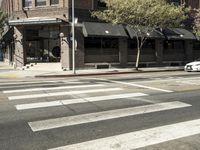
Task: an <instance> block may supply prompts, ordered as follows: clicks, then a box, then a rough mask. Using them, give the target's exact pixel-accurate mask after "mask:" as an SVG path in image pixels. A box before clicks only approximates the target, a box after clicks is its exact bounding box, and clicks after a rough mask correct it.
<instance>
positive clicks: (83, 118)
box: [28, 101, 191, 132]
mask: <svg viewBox="0 0 200 150" xmlns="http://www.w3.org/2000/svg"><path fill="white" fill-rule="evenodd" d="M189 106H191V105H189V104H186V103H182V102H179V101H175V102H167V103H158V104H151V105H145V106H139V107H131V108H123V109H116V110H109V111H103V112H97V113H90V114H82V115H77V116H69V117H62V118H55V119H47V120H41V121H35V122H29V123H28V124H29V126H30V127H31V129H32V131H34V132H36V131H42V130H49V129H54V128H60V127H66V126H72V125H78V124H83V123H91V122H96V121H102V120H108V119H115V118H120V117H128V116H133V115H139V114H146V113H152V112H158V111H164V110H171V109H176V108H183V107H189Z"/></svg>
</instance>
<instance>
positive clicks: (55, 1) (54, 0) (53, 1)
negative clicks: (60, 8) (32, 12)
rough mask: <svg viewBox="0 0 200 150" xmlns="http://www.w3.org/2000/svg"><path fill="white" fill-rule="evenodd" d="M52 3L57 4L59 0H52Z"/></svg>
mask: <svg viewBox="0 0 200 150" xmlns="http://www.w3.org/2000/svg"><path fill="white" fill-rule="evenodd" d="M50 4H51V5H57V4H59V0H51V1H50Z"/></svg>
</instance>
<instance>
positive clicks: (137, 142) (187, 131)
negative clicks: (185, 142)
mask: <svg viewBox="0 0 200 150" xmlns="http://www.w3.org/2000/svg"><path fill="white" fill-rule="evenodd" d="M196 134H200V119H197V120H192V121H186V122H180V123H176V124H171V125H166V126H161V127H155V128H150V129H146V130H141V131H136V132H131V133H126V134H121V135H116V136H112V137H107V138H102V139H97V140H92V141H88V142H83V143H78V144H73V145H67V146H62V147H57V148H52V149H49V150H99V148H101V149H102V150H133V149H137V148H143V147H147V146H151V145H154V144H159V143H163V142H167V141H170V140H175V139H179V138H183V137H187V136H192V135H196Z"/></svg>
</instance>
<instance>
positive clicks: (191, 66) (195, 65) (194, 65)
mask: <svg viewBox="0 0 200 150" xmlns="http://www.w3.org/2000/svg"><path fill="white" fill-rule="evenodd" d="M184 69H185V71H188V72H189V71H200V58H198V59H197V60H196V61H193V62H191V63H188V64H186V65H185V67H184Z"/></svg>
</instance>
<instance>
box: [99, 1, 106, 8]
mask: <svg viewBox="0 0 200 150" xmlns="http://www.w3.org/2000/svg"><path fill="white" fill-rule="evenodd" d="M97 7H98V8H106V3H105V2H104V0H98V2H97Z"/></svg>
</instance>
